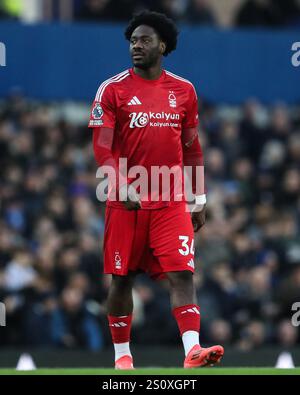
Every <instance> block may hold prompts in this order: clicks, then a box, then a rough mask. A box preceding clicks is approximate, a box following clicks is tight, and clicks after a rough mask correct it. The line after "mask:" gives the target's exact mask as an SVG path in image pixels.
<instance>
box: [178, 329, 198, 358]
mask: <svg viewBox="0 0 300 395" xmlns="http://www.w3.org/2000/svg"><path fill="white" fill-rule="evenodd" d="M182 343H183V347H184V353H185V356H187V355H188V353H189V351H190V350H191V349H192V348H193V347H194V346H195V345H196V344H199V332H196V331H186V332H184V333H183V334H182Z"/></svg>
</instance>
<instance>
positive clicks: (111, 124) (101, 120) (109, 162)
mask: <svg viewBox="0 0 300 395" xmlns="http://www.w3.org/2000/svg"><path fill="white" fill-rule="evenodd" d="M115 124H116V111H115V104H114V97H113V90H112V89H111V88H110V87H109V86H107V87H106V89H104V90H103V89H102V90H100V89H99V90H98V92H97V94H96V97H95V100H94V102H93V105H92V109H91V115H90V121H89V127H90V128H93V149H94V155H95V159H96V162H97V164H98V165H99V166H100V167H102V168H103V167H104V166H108V167H109V168H110V171H112V172H114V174H115V177H114V179H115V180H116V185H109V191H110V192H109V193H112V192H113V191H114V192H116V191H119V198H120V197H121V195H122V194H124V193H125V196H124V195H123V197H122V201H123V204H124V205H125V207H126V208H127V209H128V210H136V209H139V208H140V201H139V199H138V196H137V194H136V191H135V190H133V189H134V188H130V186H129V187H128V185H127V179H126V176H124V175H122V174H121V172H120V171H119V168H118V164H117V162H116V160H115V158H114V156H113V153H112V147H113V141H114V134H115ZM109 181H111V180H109Z"/></svg>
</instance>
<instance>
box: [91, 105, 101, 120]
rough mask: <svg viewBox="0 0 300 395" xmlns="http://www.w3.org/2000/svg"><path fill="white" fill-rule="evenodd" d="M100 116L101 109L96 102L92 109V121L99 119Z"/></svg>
mask: <svg viewBox="0 0 300 395" xmlns="http://www.w3.org/2000/svg"><path fill="white" fill-rule="evenodd" d="M102 115H103V110H102V107H101V106H100V103H97V102H96V103H95V105H94V107H93V109H92V117H93V119H100V118H101V117H102Z"/></svg>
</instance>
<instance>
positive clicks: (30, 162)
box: [0, 92, 300, 351]
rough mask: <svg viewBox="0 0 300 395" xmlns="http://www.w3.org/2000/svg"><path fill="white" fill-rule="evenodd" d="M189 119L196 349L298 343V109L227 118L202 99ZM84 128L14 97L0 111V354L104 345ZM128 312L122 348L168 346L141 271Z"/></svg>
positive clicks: (104, 285)
mask: <svg viewBox="0 0 300 395" xmlns="http://www.w3.org/2000/svg"><path fill="white" fill-rule="evenodd" d="M61 107H63V104H61V105H60V108H61ZM200 114H201V130H200V138H201V142H202V146H203V150H204V154H205V163H206V185H207V189H208V218H207V223H206V224H205V226H204V227H203V228H202V229H201V231H200V232H199V233H198V234H197V235H196V255H195V258H196V259H195V263H196V273H195V278H196V283H197V297H198V303H199V305H200V306H201V314H202V321H201V328H202V329H201V341H202V343H207V344H211V343H221V344H225V345H231V346H233V347H235V348H237V349H240V350H251V349H255V348H259V347H260V346H262V345H270V344H272V345H274V344H279V345H281V346H282V347H285V348H289V347H293V346H294V345H296V344H298V345H299V342H300V336H299V328H300V327H298V328H297V327H293V326H292V325H291V316H292V311H291V307H292V304H293V303H294V302H296V301H300V299H299V297H300V234H299V220H300V171H299V168H300V117H299V114H300V113H299V111H297V109H293V108H288V107H286V106H285V105H284V104H277V105H276V106H274V107H272V108H266V107H263V106H262V105H260V104H259V103H257V102H256V101H255V100H249V101H248V102H247V103H245V105H244V106H243V107H239V108H233V107H228V108H227V107H226V108H225V107H215V106H213V105H211V104H209V103H203V104H202V105H201V109H200ZM86 117H88V111H87V112H86ZM83 121H84V122H83V123H82V124H78V122H75V123H72V122H70V121H69V120H67V118H66V117H64V116H58V114H57V111H56V110H55V107H53V105H51V104H48V105H46V104H42V103H36V102H33V101H30V100H26V99H25V98H24V97H22V95H20V94H18V93H17V92H16V93H15V94H12V95H11V97H9V98H8V99H7V100H5V101H3V102H2V103H1V104H0V169H1V179H0V210H1V216H0V301H1V302H4V303H5V306H6V311H7V326H6V327H5V328H4V327H3V328H1V337H0V345H1V346H2V347H4V346H20V345H26V346H31V347H58V348H64V349H72V348H86V349H89V350H95V351H96V350H101V349H102V348H103V347H105V346H108V345H109V346H110V344H111V340H110V334H109V333H108V329H107V321H106V313H105V311H106V310H105V299H106V296H107V290H108V287H109V283H110V276H103V275H102V267H103V261H102V258H103V257H102V240H103V230H104V215H105V206H104V205H103V204H102V203H100V202H98V200H97V199H96V193H95V191H96V187H97V184H98V181H99V180H97V179H96V170H97V168H96V164H95V161H94V158H93V151H92V139H91V133H90V131H89V130H88V129H87V127H86V121H87V120H86V119H84V120H83ZM134 304H135V310H134V323H133V335H132V339H133V341H134V343H135V344H145V345H147V344H163V345H177V344H179V341H180V339H179V334H178V330H177V325H176V322H175V320H174V319H173V317H172V315H171V312H170V303H169V297H168V290H167V286H166V285H165V284H163V283H161V284H160V282H152V281H151V280H150V279H148V278H147V277H146V276H143V275H141V276H140V277H138V278H137V282H136V285H135V288H134Z"/></svg>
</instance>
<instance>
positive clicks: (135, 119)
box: [89, 11, 224, 369]
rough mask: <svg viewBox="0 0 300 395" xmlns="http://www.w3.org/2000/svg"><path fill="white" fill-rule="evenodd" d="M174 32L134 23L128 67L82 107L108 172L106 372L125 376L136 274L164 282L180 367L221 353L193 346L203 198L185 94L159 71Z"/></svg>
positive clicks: (153, 23)
mask: <svg viewBox="0 0 300 395" xmlns="http://www.w3.org/2000/svg"><path fill="white" fill-rule="evenodd" d="M177 35H178V32H177V28H176V26H175V24H174V22H173V21H172V20H170V19H169V18H167V17H166V16H165V15H163V14H159V13H156V12H150V11H143V12H142V13H140V14H138V15H136V16H134V17H133V19H132V20H131V21H130V22H129V25H128V27H127V29H126V31H125V37H126V39H128V40H129V41H130V54H131V57H132V61H133V67H132V68H129V69H127V70H124V71H123V72H121V73H119V74H117V75H115V76H113V77H111V78H109V79H107V80H106V81H104V82H103V83H102V84H101V85H100V86H99V88H98V90H97V93H96V96H95V99H94V102H93V105H92V109H91V115H90V121H89V127H90V128H93V147H94V154H95V158H96V161H97V163H98V165H99V166H100V168H102V170H103V172H104V173H107V174H108V175H110V176H111V175H112V174H113V177H108V178H109V182H108V198H107V207H106V215H105V234H104V246H103V247H104V273H106V274H111V275H112V282H111V285H110V289H109V294H108V300H107V315H108V323H109V327H110V331H111V335H112V341H113V344H114V348H115V367H116V369H133V358H132V355H131V351H130V329H131V320H132V310H133V301H132V287H133V284H134V278H135V276H136V275H137V274H138V273H139V272H141V271H142V272H145V273H148V274H149V276H151V277H152V278H155V279H161V278H165V279H167V280H168V281H169V284H170V300H171V307H172V313H173V316H174V318H175V319H176V321H177V324H178V327H179V331H180V334H181V337H182V341H183V346H184V351H185V360H184V367H185V368H193V367H200V366H207V365H214V364H215V363H218V362H220V360H221V358H222V356H223V353H224V350H223V347H222V346H219V345H217V346H212V347H208V348H203V347H201V346H200V343H199V331H200V310H199V306H198V304H197V301H196V296H195V287H194V282H193V272H194V231H195V232H197V231H198V230H199V229H200V228H201V226H202V225H203V224H204V222H205V203H206V196H205V192H204V181H203V177H204V175H203V157H202V150H201V146H200V142H199V138H198V130H197V125H198V101H197V94H196V91H195V88H194V86H193V84H192V83H191V82H189V81H188V80H186V79H184V78H182V77H180V76H177V75H175V74H173V73H172V72H170V71H167V70H165V69H163V68H162V57H163V56H166V55H168V54H169V53H170V52H171V51H173V50H174V49H175V48H176V43H177ZM185 166H189V167H190V168H191V169H192V172H191V177H190V182H191V185H192V191H193V193H194V194H195V195H196V198H195V206H194V209H193V211H192V213H190V212H189V210H188V209H187V201H186V196H185V189H184V172H183V168H184V167H185ZM166 170H167V171H166ZM198 170H199V172H198ZM164 172H165V173H164ZM165 174H167V175H168V178H167V179H166V178H164V175H165ZM197 174H198V175H199V174H200V175H202V177H200V178H201V180H200V182H198V181H199V180H198V178H197ZM111 180H113V181H111Z"/></svg>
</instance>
